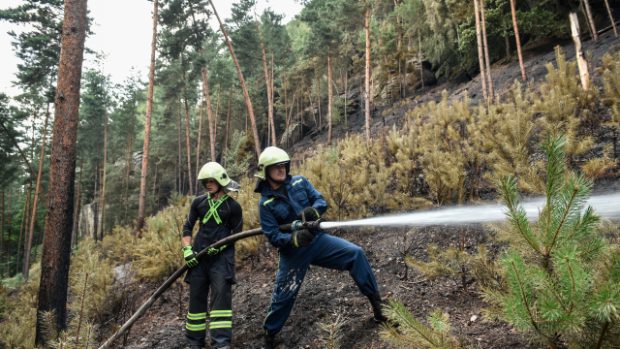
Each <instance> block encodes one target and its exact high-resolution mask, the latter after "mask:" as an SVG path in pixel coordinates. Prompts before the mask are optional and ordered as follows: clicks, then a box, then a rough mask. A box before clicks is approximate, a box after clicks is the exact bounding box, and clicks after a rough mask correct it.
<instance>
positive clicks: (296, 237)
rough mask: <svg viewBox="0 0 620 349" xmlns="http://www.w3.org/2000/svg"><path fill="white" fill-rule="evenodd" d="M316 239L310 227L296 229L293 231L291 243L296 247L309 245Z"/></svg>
mask: <svg viewBox="0 0 620 349" xmlns="http://www.w3.org/2000/svg"><path fill="white" fill-rule="evenodd" d="M312 240H314V233H312V232H311V231H310V230H308V229H301V230H295V231H293V232H292V233H291V244H293V246H294V247H303V246H308V245H310V244H311V243H312Z"/></svg>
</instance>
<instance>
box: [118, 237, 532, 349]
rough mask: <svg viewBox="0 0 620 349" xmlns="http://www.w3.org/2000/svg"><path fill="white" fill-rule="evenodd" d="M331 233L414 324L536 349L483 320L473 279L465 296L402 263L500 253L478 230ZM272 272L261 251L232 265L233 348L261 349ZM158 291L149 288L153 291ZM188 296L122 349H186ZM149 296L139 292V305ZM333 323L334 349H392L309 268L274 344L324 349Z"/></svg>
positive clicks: (154, 315) (360, 307)
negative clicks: (362, 260)
mask: <svg viewBox="0 0 620 349" xmlns="http://www.w3.org/2000/svg"><path fill="white" fill-rule="evenodd" d="M333 233H334V234H336V235H339V236H342V237H344V238H347V239H349V240H350V241H352V242H355V243H357V244H359V245H360V246H362V247H363V248H364V250H365V251H366V253H367V256H368V258H369V260H370V262H371V264H372V266H373V269H374V270H375V273H376V276H377V279H378V280H377V281H378V283H379V285H380V289H381V291H382V293H383V294H384V295H385V297H386V298H393V299H398V300H400V301H402V302H403V303H404V304H405V305H406V307H407V308H408V309H409V310H410V311H411V312H412V313H413V315H414V316H415V317H416V318H418V319H426V317H427V316H428V314H430V313H431V312H432V311H433V310H435V309H440V310H442V311H444V312H446V313H448V314H449V315H450V321H451V323H452V330H453V331H452V333H453V334H454V335H455V336H456V337H458V338H459V339H460V340H461V341H462V342H463V343H464V344H465V345H466V346H468V347H472V348H536V346H533V345H530V344H528V342H527V340H526V338H524V337H523V336H521V335H520V334H518V333H517V332H516V331H514V330H513V329H512V328H511V327H510V326H508V325H506V324H504V323H501V322H497V321H492V320H489V319H485V318H484V316H483V314H482V310H483V308H484V307H485V304H484V302H483V301H482V300H481V299H480V297H479V295H478V293H477V284H476V281H475V280H473V279H472V278H471V276H468V280H467V288H466V289H464V288H463V287H462V282H461V279H460V278H458V279H453V278H445V277H442V278H439V279H436V280H428V279H426V278H425V277H424V276H422V275H420V274H419V273H418V272H417V271H415V270H413V269H411V268H407V267H406V266H405V264H404V258H403V257H404V256H405V255H410V256H413V257H415V258H421V259H425V258H426V254H427V252H426V251H427V247H428V245H429V244H436V245H438V246H440V247H448V246H463V247H464V248H466V249H467V250H470V251H473V250H475V249H476V248H477V246H478V245H479V244H484V245H486V246H487V248H488V249H489V250H490V251H497V250H498V249H499V248H500V246H498V245H497V244H496V243H494V240H493V239H491V238H489V235H488V233H486V232H485V231H484V229H483V228H482V227H479V226H470V227H448V226H441V227H440V226H436V227H429V228H425V229H420V230H411V231H408V230H405V229H402V228H396V229H388V228H385V229H383V230H373V231H369V230H348V231H335V232H333ZM276 267H277V253H276V250H275V249H274V248H273V247H271V246H269V245H268V244H267V243H265V244H263V246H262V247H261V251H260V254H259V256H255V257H252V258H251V259H247V260H244V261H241V262H240V263H238V265H237V279H238V283H237V285H236V286H235V287H234V301H233V303H234V304H233V312H234V317H233V323H234V325H233V327H234V343H233V345H234V347H235V348H261V346H262V322H263V319H264V316H265V314H266V310H267V307H268V306H269V300H270V297H271V288H272V284H273V280H274V277H275V271H276ZM156 286H157V285H151V288H152V290H154V289H155V288H156ZM152 290H151V292H152ZM187 294H188V289H187V286H185V285H184V284H183V283H182V282H178V283H177V284H175V285H174V286H173V287H171V289H169V290H168V291H167V292H166V293H165V294H164V295H163V296H162V297H161V299H159V300H158V301H157V302H156V303H155V304H154V305H153V307H152V308H151V309H150V310H149V311H148V313H147V314H146V315H145V316H144V317H143V318H141V319H140V320H139V321H138V322H137V323H136V324H135V325H134V326H133V328H132V329H131V333H130V334H129V336H128V338H127V344H126V346H125V347H126V348H132V349H138V348H145V349H146V348H179V349H180V348H185V340H184V332H183V324H184V323H183V321H184V317H185V313H186V311H187V301H188V297H187ZM149 295H150V292H148V290H146V289H144V290H143V297H141V298H142V299H140V300H139V301H138V303H137V305H139V304H140V303H141V302H142V301H143V300H144V299H146V298H148V296H149ZM335 323H338V324H339V326H337V327H336V328H338V329H339V330H340V331H341V334H342V340H341V342H340V348H386V349H388V348H396V347H394V346H391V345H390V344H388V343H387V342H385V341H383V340H382V339H381V337H380V335H379V331H380V326H378V325H376V324H375V323H374V322H373V321H372V312H371V310H370V306H369V304H368V301H367V299H366V297H364V296H362V295H361V294H360V293H359V291H358V289H357V287H356V286H355V284H354V283H353V281H352V279H351V277H350V276H349V275H348V273H347V272H340V271H335V270H330V269H324V268H320V267H312V268H311V269H310V271H309V272H308V274H307V276H306V279H305V281H304V284H303V285H302V288H301V291H300V293H299V296H298V298H297V302H296V303H295V307H294V308H293V311H292V314H291V316H290V317H289V319H288V321H287V323H286V325H285V327H284V329H283V331H282V332H281V333H280V335H279V336H278V340H279V343H280V344H279V346H278V348H326V344H325V341H326V340H327V339H328V332H326V330H324V329H322V326H321V324H324V325H333V324H335ZM121 344H122V343H120V342H119V343H118V347H121V346H122V345H121Z"/></svg>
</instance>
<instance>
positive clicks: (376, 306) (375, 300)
mask: <svg viewBox="0 0 620 349" xmlns="http://www.w3.org/2000/svg"><path fill="white" fill-rule="evenodd" d="M368 299H369V300H370V306H372V312H373V313H374V318H373V320H374V321H375V322H376V323H378V324H383V323H386V322H387V321H388V318H387V317H385V315H383V310H382V309H381V308H382V307H383V304H384V303H383V301H382V300H381V295H379V294H378V293H375V294H373V295H370V296H368Z"/></svg>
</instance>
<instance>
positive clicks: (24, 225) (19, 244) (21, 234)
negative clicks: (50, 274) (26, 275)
mask: <svg viewBox="0 0 620 349" xmlns="http://www.w3.org/2000/svg"><path fill="white" fill-rule="evenodd" d="M31 192H32V188H31V187H30V185H29V186H28V190H27V191H26V199H25V200H24V211H23V212H22V221H21V223H20V225H19V239H18V242H17V257H16V258H15V273H16V274H17V273H18V272H19V269H20V268H22V270H23V264H21V263H20V258H19V257H20V255H21V252H22V251H21V247H22V242H23V243H24V245H25V244H26V242H25V240H26V239H25V238H24V236H25V235H26V233H27V231H28V222H29V220H28V215H29V214H30V193H31ZM24 248H26V246H24Z"/></svg>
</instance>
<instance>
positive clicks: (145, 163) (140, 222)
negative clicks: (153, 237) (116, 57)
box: [134, 0, 159, 236]
mask: <svg viewBox="0 0 620 349" xmlns="http://www.w3.org/2000/svg"><path fill="white" fill-rule="evenodd" d="M158 1H159V0H154V1H153V33H152V38H151V62H150V64H151V65H150V67H149V87H148V92H147V97H146V116H145V120H144V145H143V147H142V169H141V172H140V194H139V196H138V219H137V223H136V228H135V230H134V235H137V236H140V235H141V230H142V228H143V227H144V211H145V210H144V206H145V203H144V199H145V196H146V176H147V174H148V169H149V144H150V142H151V114H152V113H153V90H154V86H155V52H156V47H157V10H158Z"/></svg>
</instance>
